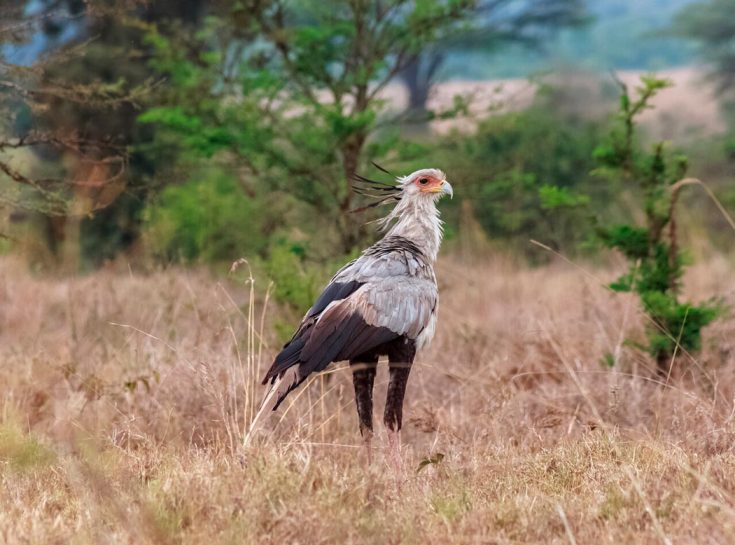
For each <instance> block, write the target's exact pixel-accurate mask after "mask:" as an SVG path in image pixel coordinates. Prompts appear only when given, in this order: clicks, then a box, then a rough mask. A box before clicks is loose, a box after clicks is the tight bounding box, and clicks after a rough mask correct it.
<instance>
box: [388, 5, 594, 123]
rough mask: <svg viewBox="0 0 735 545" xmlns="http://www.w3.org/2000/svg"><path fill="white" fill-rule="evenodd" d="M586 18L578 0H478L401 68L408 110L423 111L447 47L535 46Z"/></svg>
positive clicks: (487, 49)
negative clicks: (469, 12)
mask: <svg viewBox="0 0 735 545" xmlns="http://www.w3.org/2000/svg"><path fill="white" fill-rule="evenodd" d="M587 21H588V16H587V13H586V9H585V3H584V1H583V0H479V1H478V2H477V3H476V4H475V6H474V7H473V9H472V18H471V20H470V21H468V20H462V21H459V22H457V23H456V24H455V25H453V26H451V27H450V28H449V29H447V31H446V32H445V33H444V36H443V37H442V39H441V40H439V41H437V42H435V43H434V44H429V46H428V47H425V48H424V49H423V50H422V51H421V53H420V54H418V55H416V56H414V57H413V58H412V59H410V61H409V62H407V63H406V66H405V67H404V68H403V69H402V70H401V73H400V77H401V80H402V81H403V82H404V84H405V85H406V88H407V89H408V92H409V104H408V109H409V112H410V114H411V115H412V116H413V117H415V118H418V119H421V118H425V117H426V113H427V111H426V103H427V100H428V98H429V93H430V91H431V87H432V86H433V85H434V82H435V81H436V77H437V75H438V73H439V71H440V69H441V67H442V66H443V65H444V63H445V61H446V59H447V57H448V56H449V55H451V54H452V53H455V54H456V53H459V52H467V51H481V52H484V53H494V52H496V51H498V50H499V49H500V48H501V47H502V46H504V45H508V44H512V43H515V44H522V45H524V46H526V47H530V48H539V47H541V46H542V44H543V42H544V40H546V39H548V38H550V37H551V36H553V34H554V33H555V32H557V31H559V30H561V29H563V28H565V27H571V26H578V25H581V24H584V23H585V22H587Z"/></svg>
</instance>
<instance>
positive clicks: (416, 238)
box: [380, 195, 443, 262]
mask: <svg viewBox="0 0 735 545" xmlns="http://www.w3.org/2000/svg"><path fill="white" fill-rule="evenodd" d="M393 220H395V224H393V226H392V227H390V228H389V226H390V224H391V223H392V222H393ZM442 223H443V222H442V220H441V219H440V218H439V210H438V209H437V207H436V202H435V199H432V198H428V199H427V198H426V197H425V196H423V195H422V196H415V197H413V196H412V197H405V198H403V199H401V200H400V201H399V202H398V204H397V205H396V206H395V208H393V210H391V212H390V214H388V215H387V216H386V217H385V218H383V219H382V220H380V225H381V227H382V228H383V229H388V232H387V233H386V235H385V236H386V237H389V236H401V237H404V238H407V239H408V240H410V241H411V242H413V243H414V244H416V246H418V247H419V248H420V249H421V252H422V253H423V254H424V255H425V256H426V257H428V258H429V259H430V260H431V261H432V262H433V261H436V256H437V254H438V253H439V245H440V244H441V241H442V234H443V229H442Z"/></svg>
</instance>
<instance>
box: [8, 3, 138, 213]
mask: <svg viewBox="0 0 735 545" xmlns="http://www.w3.org/2000/svg"><path fill="white" fill-rule="evenodd" d="M36 4H37V5H36V6H35V7H36V10H35V11H33V12H31V13H29V10H28V9H27V8H28V7H27V6H25V5H24V4H23V3H19V2H15V3H3V4H2V5H0V13H2V20H3V23H2V26H1V27H0V43H2V44H4V46H5V47H3V48H0V119H2V121H0V123H1V124H2V125H0V173H2V175H3V176H2V179H1V180H0V203H1V204H2V205H4V206H5V207H6V208H7V209H12V210H17V209H27V210H40V211H42V212H43V213H45V214H49V215H63V214H68V213H69V212H70V211H71V203H72V199H71V198H70V196H71V194H72V193H73V192H75V191H86V192H89V190H90V183H89V181H90V178H88V177H87V178H85V177H83V176H77V175H76V174H78V173H75V172H72V171H71V170H70V169H69V168H64V167H62V166H61V165H60V164H58V163H54V162H52V161H45V162H44V159H50V158H52V157H58V156H59V154H63V155H66V156H67V157H70V158H73V162H74V163H75V164H76V165H83V167H84V169H85V170H87V171H92V170H97V171H100V172H101V171H104V175H103V174H98V175H96V176H95V180H94V183H93V184H92V185H95V186H96V187H97V188H98V189H100V188H103V187H106V186H109V185H110V184H114V183H115V182H116V181H118V180H120V179H121V178H122V177H123V176H124V173H125V170H126V166H127V153H126V150H125V148H124V146H122V145H121V144H120V142H118V141H116V140H115V139H114V138H112V137H110V136H109V135H98V134H95V135H93V134H89V132H88V131H85V130H84V129H83V128H82V127H68V126H67V127H63V128H61V127H55V126H53V125H52V124H49V123H43V122H40V120H41V118H42V117H43V116H46V117H47V118H48V117H49V110H50V109H53V105H54V104H66V105H77V106H81V105H84V106H85V107H86V108H88V109H89V110H90V111H95V112H102V111H106V110H111V109H116V108H119V107H121V106H122V105H123V104H129V103H132V102H134V101H135V100H136V99H137V97H138V96H140V95H139V91H140V90H139V89H133V88H129V87H127V86H125V85H123V84H121V83H120V82H105V81H102V80H100V79H90V80H88V81H84V82H80V81H77V80H75V79H74V78H73V77H69V75H68V74H65V73H64V71H63V70H57V69H56V68H57V67H58V66H61V65H65V64H68V63H70V62H72V61H73V60H74V59H75V58H77V57H79V56H80V55H83V53H84V51H83V47H69V48H59V49H56V50H53V51H48V52H46V53H45V54H44V55H36V56H35V58H32V59H30V60H29V59H22V58H16V57H18V56H19V54H18V51H19V48H21V46H22V45H23V44H27V43H28V42H29V41H31V40H34V39H35V40H36V41H37V42H38V41H39V39H40V38H43V37H44V36H46V37H49V36H51V37H53V35H54V34H55V33H56V32H57V30H56V29H57V28H58V27H59V26H60V25H63V24H64V23H65V22H69V21H73V20H77V19H78V17H79V12H78V10H77V8H78V4H79V3H78V2H73V1H69V2H61V1H60V2H38V3H36ZM50 40H51V38H50ZM28 151H32V152H34V156H35V158H36V159H37V160H35V161H28V160H25V159H28V157H29V156H28V155H27V152H28ZM96 207H97V204H96V203H95V202H94V200H91V201H90V202H89V203H87V205H85V206H84V207H83V209H78V210H76V213H81V214H84V213H87V212H89V211H91V210H93V209H95V208H96Z"/></svg>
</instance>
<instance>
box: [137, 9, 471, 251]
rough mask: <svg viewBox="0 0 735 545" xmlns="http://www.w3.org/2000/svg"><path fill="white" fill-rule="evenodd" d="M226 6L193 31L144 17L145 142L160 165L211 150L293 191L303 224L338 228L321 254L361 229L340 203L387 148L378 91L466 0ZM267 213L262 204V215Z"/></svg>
mask: <svg viewBox="0 0 735 545" xmlns="http://www.w3.org/2000/svg"><path fill="white" fill-rule="evenodd" d="M238 5H239V4H238ZM238 5H234V6H232V10H231V11H232V13H230V14H229V16H228V14H224V15H223V16H220V17H209V18H208V19H207V21H206V24H205V26H204V28H203V29H202V30H201V31H200V32H198V33H197V34H196V35H191V34H190V33H181V34H164V33H163V32H161V31H160V29H158V28H157V27H155V26H151V27H150V28H149V30H148V35H147V38H146V43H147V44H149V45H150V46H151V47H152V48H153V51H154V54H153V55H152V57H151V59H150V62H149V64H150V66H151V67H152V68H153V69H154V70H155V71H156V72H157V73H158V74H159V75H160V76H163V77H166V78H167V80H168V85H167V86H166V88H165V89H162V90H161V92H160V94H159V96H158V97H157V100H156V101H155V106H153V107H150V108H149V109H148V110H147V111H145V112H144V113H143V114H142V115H141V116H140V117H139V118H138V121H139V122H140V123H141V124H144V125H152V126H155V127H156V128H157V129H158V130H157V131H156V138H155V140H154V141H153V142H152V143H151V144H150V146H148V149H147V150H146V151H147V152H148V153H150V154H151V155H152V156H155V157H157V158H160V157H168V158H169V159H170V166H171V168H172V170H173V169H177V168H180V167H181V165H182V164H188V163H189V162H190V161H191V160H192V159H193V158H195V157H199V158H201V159H206V160H216V161H217V162H219V163H221V164H226V165H228V166H229V167H230V168H232V170H233V171H235V170H237V171H238V173H239V178H240V179H241V180H242V183H243V184H244V185H249V186H250V187H251V192H252V191H255V188H257V189H258V190H260V191H262V192H263V193H265V192H267V193H272V194H274V195H279V196H280V195H284V194H288V195H290V196H291V197H293V198H296V199H298V201H299V202H300V203H302V205H303V206H306V207H308V208H309V209H310V210H309V212H310V219H309V221H308V222H307V223H306V224H305V225H303V227H305V228H306V229H307V230H308V231H311V232H316V231H317V230H318V229H319V228H320V227H321V226H323V225H328V226H329V228H330V229H331V231H336V232H337V233H338V234H339V238H338V240H336V241H335V244H333V246H332V256H336V255H344V254H346V253H349V252H350V251H351V250H352V249H353V248H354V247H355V246H357V245H360V244H362V243H363V242H364V240H363V239H364V238H365V230H364V228H363V223H364V222H362V221H355V218H354V216H352V215H350V214H349V211H350V210H351V209H352V208H354V207H355V206H354V202H353V201H354V197H355V195H354V192H353V191H352V187H351V184H350V181H349V180H350V179H351V177H352V175H353V174H354V173H355V172H356V171H357V170H358V169H361V168H362V167H363V165H364V164H365V163H366V161H365V155H366V152H369V153H370V159H372V160H378V161H379V160H380V159H381V156H382V155H384V154H386V153H388V152H390V151H391V149H390V148H388V147H386V146H384V145H375V144H374V143H371V141H370V137H371V136H372V135H373V134H374V133H375V131H376V130H377V128H378V121H379V119H380V117H381V114H383V113H384V111H385V103H384V101H383V100H381V99H380V98H379V95H378V91H379V90H380V89H382V88H383V87H384V86H385V85H386V84H387V83H388V82H389V81H390V80H391V79H392V78H393V77H394V76H395V75H396V73H397V72H398V71H399V70H400V69H401V68H402V67H403V66H404V65H405V63H406V62H408V60H409V59H410V58H411V57H412V56H413V55H415V54H416V53H417V52H418V51H420V50H421V49H422V48H424V47H427V46H428V45H429V44H431V43H433V42H434V41H436V40H438V39H439V38H441V37H442V36H443V35H444V33H446V32H447V31H448V30H449V29H450V28H452V27H453V25H454V24H455V23H456V22H457V21H460V20H462V19H463V17H465V16H466V15H467V14H468V13H470V10H471V9H472V7H473V6H474V2H472V1H469V0H422V1H417V2H410V3H404V2H402V1H400V0H393V1H391V2H388V3H387V4H385V5H384V6H383V9H374V6H373V5H371V4H370V3H365V2H331V3H327V4H325V3H323V2H311V1H307V2H299V3H279V2H275V3H273V4H269V5H264V4H257V5H253V6H251V7H252V8H253V9H249V10H242V9H241V8H242V6H241V5H239V7H238ZM463 108H465V109H466V107H465V106H464V105H463V104H462V103H461V102H457V103H456V104H455V105H454V108H453V109H452V111H455V112H458V111H461V110H462V109H463ZM271 213H272V214H271ZM278 213H279V211H277V210H269V209H263V210H262V214H264V215H266V216H268V219H269V221H279V220H280V219H281V218H280V217H278V216H277V215H276V214H278ZM302 218H303V216H302ZM300 227H302V225H300ZM332 256H327V257H332Z"/></svg>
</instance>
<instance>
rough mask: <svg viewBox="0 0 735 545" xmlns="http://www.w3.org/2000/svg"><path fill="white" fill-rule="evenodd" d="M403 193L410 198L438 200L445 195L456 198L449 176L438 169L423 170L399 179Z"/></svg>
mask: <svg viewBox="0 0 735 545" xmlns="http://www.w3.org/2000/svg"><path fill="white" fill-rule="evenodd" d="M398 182H399V186H400V188H401V193H402V195H403V196H405V197H408V198H414V199H416V198H418V199H426V198H429V199H432V200H435V201H436V200H438V199H440V198H441V197H443V196H444V195H449V197H450V198H451V197H453V196H454V191H453V190H452V185H451V184H450V183H449V182H448V181H447V175H446V174H444V173H443V172H442V171H441V170H439V169H436V168H422V169H421V170H417V171H416V172H413V173H411V174H409V175H408V176H404V177H403V178H399V179H398Z"/></svg>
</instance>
